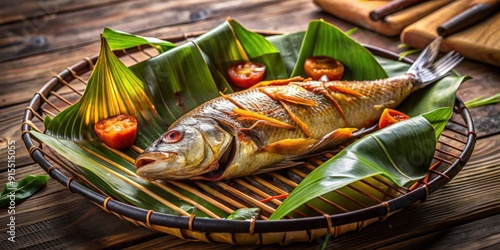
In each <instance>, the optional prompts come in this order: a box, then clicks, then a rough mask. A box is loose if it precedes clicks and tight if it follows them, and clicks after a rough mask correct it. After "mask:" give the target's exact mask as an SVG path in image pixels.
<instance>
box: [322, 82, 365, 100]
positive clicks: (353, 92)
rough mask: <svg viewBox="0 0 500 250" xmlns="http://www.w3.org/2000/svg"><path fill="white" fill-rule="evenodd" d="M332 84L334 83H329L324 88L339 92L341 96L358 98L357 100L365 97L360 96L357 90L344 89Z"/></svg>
mask: <svg viewBox="0 0 500 250" xmlns="http://www.w3.org/2000/svg"><path fill="white" fill-rule="evenodd" d="M334 84H335V82H329V83H325V86H326V87H327V88H328V89H330V90H332V91H335V92H339V93H342V94H346V95H350V96H354V97H359V98H362V97H365V95H363V94H361V93H360V92H359V91H357V90H354V89H351V88H346V87H343V86H335V85H334Z"/></svg>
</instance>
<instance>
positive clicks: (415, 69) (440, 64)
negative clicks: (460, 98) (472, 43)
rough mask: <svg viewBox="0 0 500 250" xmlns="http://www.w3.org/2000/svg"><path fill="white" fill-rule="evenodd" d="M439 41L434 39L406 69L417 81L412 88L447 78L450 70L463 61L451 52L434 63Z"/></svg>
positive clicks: (439, 39) (439, 38) (458, 55)
mask: <svg viewBox="0 0 500 250" xmlns="http://www.w3.org/2000/svg"><path fill="white" fill-rule="evenodd" d="M441 41H442V37H438V38H436V39H434V41H432V42H431V43H430V44H429V45H427V47H426V48H425V49H424V51H422V53H420V55H419V56H418V58H417V59H416V60H415V62H414V63H413V64H412V65H411V67H410V69H408V72H407V73H408V74H412V75H414V76H415V77H416V78H417V79H418V80H419V83H418V84H416V85H415V86H414V88H415V89H420V88H423V87H425V86H426V85H428V84H431V83H433V82H436V81H438V80H439V79H441V78H443V77H445V76H447V75H448V74H449V72H450V70H452V69H453V68H454V67H455V66H457V65H458V64H459V63H460V62H461V61H462V60H463V57H462V56H460V54H458V53H457V52H455V51H451V52H449V53H448V54H446V55H445V56H443V57H442V58H440V59H439V60H438V61H437V62H435V63H434V60H435V59H436V57H437V55H438V54H439V47H440V46H441Z"/></svg>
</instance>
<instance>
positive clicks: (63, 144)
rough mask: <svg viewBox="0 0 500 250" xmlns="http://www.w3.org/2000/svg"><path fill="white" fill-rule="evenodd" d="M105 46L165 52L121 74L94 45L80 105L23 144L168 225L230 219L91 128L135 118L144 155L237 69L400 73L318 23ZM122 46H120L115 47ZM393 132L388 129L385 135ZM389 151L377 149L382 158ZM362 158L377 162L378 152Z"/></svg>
mask: <svg viewBox="0 0 500 250" xmlns="http://www.w3.org/2000/svg"><path fill="white" fill-rule="evenodd" d="M104 36H105V37H107V38H110V40H112V43H111V45H112V46H113V47H112V48H114V49H122V48H126V47H129V46H137V45H143V44H144V43H145V42H148V43H152V44H153V45H154V47H155V48H157V49H162V51H164V52H163V53H161V54H159V55H157V56H155V57H153V58H151V59H149V60H146V61H143V62H140V63H138V64H136V65H134V66H132V67H130V68H127V67H126V66H125V65H123V64H122V63H121V62H120V61H119V59H118V58H116V57H115V56H114V54H113V53H112V52H111V49H110V47H109V46H108V43H107V40H106V39H102V45H101V52H100V56H99V58H98V61H97V63H96V66H95V69H94V71H93V73H92V75H91V77H90V78H89V81H88V85H87V89H86V91H85V93H84V95H83V96H82V98H81V100H80V101H79V102H77V103H76V104H74V105H72V106H70V107H69V108H67V109H65V110H64V111H62V112H61V113H59V114H58V115H57V116H56V117H53V118H50V117H48V116H47V118H46V120H45V121H44V124H45V127H46V130H47V131H46V134H40V133H37V132H34V131H33V132H32V135H33V136H34V137H35V138H37V139H38V140H40V141H42V142H44V143H46V144H47V145H49V146H50V147H51V148H53V149H54V150H55V151H57V152H58V153H59V154H60V155H62V156H63V157H64V158H66V159H67V160H69V161H70V162H73V163H75V164H76V165H78V166H79V171H80V173H81V174H82V175H83V176H84V177H85V178H86V179H87V180H88V181H90V182H91V183H93V184H94V186H96V187H97V188H98V189H100V190H101V191H103V192H105V193H107V194H108V195H110V196H112V197H114V198H116V199H119V200H121V201H124V202H127V203H130V204H133V205H135V206H137V207H141V208H145V209H154V210H155V211H161V212H164V213H167V214H175V215H177V214H183V215H186V214H191V213H196V215H197V216H200V217H212V218H224V217H226V216H228V215H229V213H228V212H227V210H224V211H223V210H221V209H220V206H215V205H213V204H212V203H207V202H204V200H203V198H202V197H201V196H200V195H199V194H196V193H191V192H187V191H185V190H182V189H180V188H178V187H177V186H176V185H171V183H168V182H167V183H166V184H160V183H158V182H154V181H153V182H150V181H145V180H143V179H140V178H138V177H137V176H136V175H135V173H134V166H133V160H134V159H135V157H136V156H137V155H138V153H139V151H140V150H137V149H134V150H132V149H126V150H122V151H117V150H111V149H109V148H107V147H106V146H105V145H104V144H102V143H100V142H99V141H98V140H97V139H96V136H95V133H94V132H93V129H92V128H93V124H94V123H95V122H96V121H98V120H100V119H102V118H105V117H107V116H110V115H114V114H118V113H126V114H131V115H133V116H135V117H136V118H138V122H139V131H138V136H137V140H136V143H135V145H136V146H137V147H138V148H139V149H144V148H145V147H147V146H148V145H149V144H150V143H151V142H152V141H153V140H154V139H156V138H157V137H158V136H159V135H160V134H161V133H163V132H164V131H166V129H167V127H168V125H169V124H171V123H172V122H173V121H175V120H176V119H177V118H179V117H180V116H181V115H183V114H184V113H186V112H188V111H189V110H191V109H193V108H195V107H197V106H198V105H200V104H202V103H203V102H205V101H208V100H210V99H212V98H214V97H217V96H219V91H225V92H226V93H227V92H231V91H233V89H236V88H235V87H234V86H232V84H231V83H230V81H229V78H228V76H227V73H226V69H227V67H228V66H229V65H231V64H233V63H235V62H239V61H246V60H251V61H256V62H261V63H264V64H266V66H267V68H268V72H267V73H266V79H276V78H287V77H289V76H292V75H302V76H304V75H303V70H302V63H303V61H304V60H305V58H307V57H308V56H311V55H317V54H323V55H330V56H333V57H335V58H337V59H339V60H340V61H342V62H343V63H345V64H346V67H347V74H346V79H363V80H364V79H376V78H383V77H386V76H387V75H394V74H402V73H404V72H405V71H406V69H407V68H406V67H407V66H406V65H401V64H400V63H399V62H395V61H391V60H386V59H383V58H375V57H373V55H371V53H369V52H368V51H367V50H366V49H365V48H363V47H362V46H360V45H359V44H357V43H356V42H355V41H353V40H352V39H351V38H349V37H348V36H347V35H346V34H345V33H343V32H342V31H340V30H339V29H337V28H336V27H334V26H332V25H330V24H328V23H326V22H324V21H321V20H320V21H313V22H311V24H310V26H309V28H308V30H307V31H306V32H297V33H291V34H284V35H280V36H273V37H269V38H265V37H263V36H261V35H259V34H256V33H253V32H250V31H248V30H246V29H245V28H244V27H243V26H241V25H240V24H239V23H237V22H236V21H234V20H230V19H229V20H227V21H226V22H224V23H223V24H221V25H219V26H218V27H215V28H214V29H212V30H210V31H209V32H207V33H205V34H204V35H202V36H200V37H198V38H196V39H194V40H192V41H188V42H186V43H184V44H181V45H178V46H170V44H169V43H163V42H162V41H160V40H156V39H152V38H142V37H139V36H135V35H130V34H126V33H124V32H119V31H113V30H111V29H107V30H105V32H104ZM117 38H118V39H117ZM121 39H125V40H124V41H122V42H120V41H121ZM160 45H162V46H163V47H161V46H160ZM158 46H160V47H158ZM379 62H380V63H379ZM394 65H396V66H394ZM464 80H465V78H464V77H462V78H460V77H448V78H446V79H444V80H442V81H441V82H440V83H438V85H444V86H440V87H439V88H440V89H436V88H425V89H423V90H421V92H422V93H420V94H419V95H420V96H419V97H417V98H414V99H417V100H419V99H421V98H437V99H436V100H438V101H437V102H432V104H430V103H429V102H412V103H410V104H407V105H406V106H405V105H403V107H406V108H408V111H406V112H407V113H409V114H412V115H413V116H417V115H419V114H422V113H425V112H428V111H431V110H434V109H437V108H440V107H452V105H453V101H454V97H455V91H456V88H458V86H459V84H460V83H461V82H462V81H464ZM443 88H446V89H449V90H450V93H449V95H446V96H445V95H437V94H436V91H442V89H443ZM410 98H412V97H410ZM450 103H451V104H450ZM440 124H441V123H440ZM436 128H437V126H436ZM392 129H393V128H391V127H388V128H387V129H386V130H387V131H391V130H392ZM435 131H439V129H436V130H435ZM435 133H436V134H437V133H438V132H435ZM431 137H432V138H434V136H429V138H431ZM417 146H419V145H416V146H415V147H417ZM390 147H397V146H390ZM393 149H394V148H386V150H387V151H391V150H393ZM431 149H432V150H433V147H431ZM366 153H370V154H373V155H380V154H379V153H380V152H373V151H370V152H366ZM382 153H383V152H382ZM367 157H368V156H367ZM358 165H359V164H358ZM67 167H72V166H67ZM386 167H391V166H386ZM405 171H406V170H405ZM385 172H387V175H388V176H389V178H392V179H394V180H397V179H398V178H397V177H396V176H393V171H389V170H387V171H385ZM349 174H351V175H353V176H355V177H356V178H354V179H362V178H364V177H366V176H365V175H366V172H364V171H358V170H353V172H352V173H349ZM405 174H406V173H405ZM410 179H412V180H413V179H417V177H414V178H410ZM345 180H347V181H352V179H345ZM344 184H345V183H344ZM336 185H339V184H338V183H337V184H336ZM196 204H201V205H202V206H200V207H202V208H205V209H201V210H200V209H198V208H200V207H197V205H196ZM295 205H298V206H300V205H301V204H295ZM275 217H276V216H275Z"/></svg>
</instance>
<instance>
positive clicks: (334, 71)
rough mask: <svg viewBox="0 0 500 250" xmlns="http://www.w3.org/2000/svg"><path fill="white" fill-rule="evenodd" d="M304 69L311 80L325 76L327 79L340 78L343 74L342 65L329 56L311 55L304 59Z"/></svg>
mask: <svg viewBox="0 0 500 250" xmlns="http://www.w3.org/2000/svg"><path fill="white" fill-rule="evenodd" d="M304 71H305V72H306V74H307V76H308V77H311V78H312V79H313V80H316V81H317V80H319V79H320V78H321V77H322V76H324V75H325V76H327V77H328V80H330V81H334V80H340V79H341V78H342V75H344V65H343V64H342V63H341V62H339V61H337V60H335V59H333V58H331V57H329V56H313V57H309V58H307V59H306V62H305V63H304Z"/></svg>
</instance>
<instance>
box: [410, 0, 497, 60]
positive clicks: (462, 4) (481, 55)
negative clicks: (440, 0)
mask: <svg viewBox="0 0 500 250" xmlns="http://www.w3.org/2000/svg"><path fill="white" fill-rule="evenodd" d="M489 1H490V2H500V1H498V0H495V1H491V0H489ZM475 2H477V1H470V0H460V1H455V2H453V3H450V4H449V5H447V6H446V7H445V8H442V9H439V10H438V11H436V12H434V13H432V14H430V15H429V16H426V17H425V18H423V19H421V20H419V21H418V22H415V23H414V24H412V25H410V26H408V27H407V28H406V29H405V30H403V32H402V33H401V41H403V42H404V43H406V44H408V45H410V46H412V47H415V48H424V47H425V46H426V44H428V43H429V42H430V41H432V40H434V38H436V37H437V36H438V34H437V32H436V30H437V27H438V26H439V25H441V24H443V23H444V22H446V21H448V20H449V19H451V18H452V17H454V16H457V15H458V14H460V13H462V12H463V11H465V10H467V9H468V8H470V7H471V6H472V5H473V4H474V3H475ZM499 25H500V12H497V13H496V14H494V15H493V16H491V17H489V18H487V19H486V20H484V21H483V22H480V23H478V24H476V25H474V26H472V27H469V28H466V29H463V30H461V31H460V32H457V33H455V34H453V35H451V36H448V37H446V39H443V42H442V46H441V51H451V50H455V51H458V52H459V53H460V54H462V55H464V56H465V57H467V58H469V59H474V60H477V61H480V62H485V63H489V64H492V65H496V66H500V36H499V35H498V26H499Z"/></svg>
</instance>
